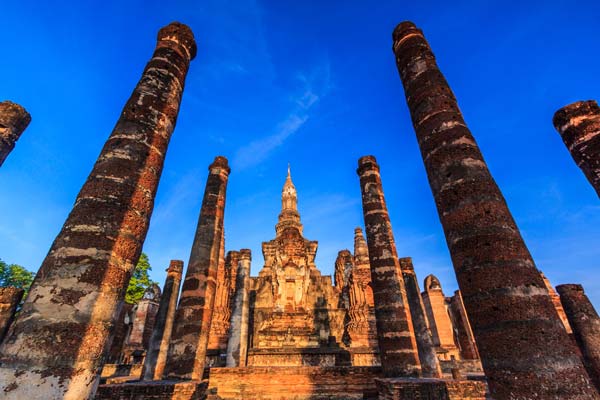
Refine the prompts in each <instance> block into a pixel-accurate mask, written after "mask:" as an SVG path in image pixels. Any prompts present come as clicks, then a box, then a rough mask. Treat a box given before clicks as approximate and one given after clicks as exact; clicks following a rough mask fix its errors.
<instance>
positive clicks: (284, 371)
mask: <svg viewBox="0 0 600 400" xmlns="http://www.w3.org/2000/svg"><path fill="white" fill-rule="evenodd" d="M380 376H381V368H379V367H246V368H214V369H212V370H211V371H210V378H209V384H208V389H207V400H237V399H253V400H281V399H286V400H352V399H357V400H358V399H373V400H374V399H377V388H376V386H375V379H376V378H377V377H380Z"/></svg>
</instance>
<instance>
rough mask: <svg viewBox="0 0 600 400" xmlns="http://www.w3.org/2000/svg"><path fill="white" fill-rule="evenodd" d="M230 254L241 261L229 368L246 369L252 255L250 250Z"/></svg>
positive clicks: (228, 360) (232, 318)
mask: <svg viewBox="0 0 600 400" xmlns="http://www.w3.org/2000/svg"><path fill="white" fill-rule="evenodd" d="M235 253H237V252H235ZM230 254H231V258H236V259H239V261H238V268H237V271H236V272H237V273H236V280H235V293H234V295H233V304H232V310H231V325H230V328H229V332H230V334H229V342H228V343H227V367H245V366H246V358H247V354H248V322H249V320H248V319H249V317H250V294H249V293H250V264H251V262H252V254H251V253H250V250H249V249H242V250H240V252H239V254H234V252H230Z"/></svg>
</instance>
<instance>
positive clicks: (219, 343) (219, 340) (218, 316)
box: [206, 238, 237, 367]
mask: <svg viewBox="0 0 600 400" xmlns="http://www.w3.org/2000/svg"><path fill="white" fill-rule="evenodd" d="M235 266H236V267H237V262H236V265H235ZM236 271H237V268H236ZM234 275H235V272H234ZM233 282H235V280H233ZM231 284H232V279H231V260H230V259H228V260H227V261H226V260H225V238H223V245H222V246H221V254H220V255H219V268H218V269H217V288H216V289H215V304H214V306H213V313H212V321H211V323H210V333H209V334H208V350H207V360H206V365H207V366H208V365H209V362H210V361H209V359H208V358H211V357H212V360H211V361H212V366H215V367H223V366H225V359H226V353H227V339H228V334H229V323H230V319H231V307H230V303H231V294H232V291H233V290H232V287H231V286H232V285H231ZM211 353H212V355H211Z"/></svg>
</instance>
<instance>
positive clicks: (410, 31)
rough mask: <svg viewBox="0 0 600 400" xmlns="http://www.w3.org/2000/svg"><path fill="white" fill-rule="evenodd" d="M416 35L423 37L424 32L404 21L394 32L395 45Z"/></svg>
mask: <svg viewBox="0 0 600 400" xmlns="http://www.w3.org/2000/svg"><path fill="white" fill-rule="evenodd" d="M415 34H416V35H421V36H423V32H422V31H421V30H420V29H419V28H417V26H416V25H415V24H414V23H413V22H411V21H403V22H400V23H399V24H398V25H396V27H395V28H394V31H393V32H392V40H393V41H394V43H396V42H398V41H400V40H402V39H404V38H405V37H407V36H409V35H415Z"/></svg>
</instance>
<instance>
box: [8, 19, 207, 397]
mask: <svg viewBox="0 0 600 400" xmlns="http://www.w3.org/2000/svg"><path fill="white" fill-rule="evenodd" d="M195 54H196V44H195V42H194V36H193V34H192V31H191V30H190V29H189V28H188V27H187V26H185V25H182V24H179V23H172V24H170V25H168V26H166V27H164V28H162V29H161V30H160V31H159V33H158V42H157V45H156V49H155V51H154V55H153V57H152V59H151V60H150V62H149V63H148V64H147V65H146V68H145V70H144V73H143V75H142V78H141V80H140V82H139V83H138V85H137V86H136V88H135V90H134V91H133V94H132V95H131V97H130V99H129V101H128V102H127V104H126V105H125V108H124V109H123V112H122V114H121V117H120V118H119V121H118V122H117V124H116V126H115V128H114V130H113V132H112V134H111V136H110V137H109V138H108V141H107V142H106V144H105V145H104V148H103V149H102V152H101V153H100V156H99V158H98V160H97V162H96V164H95V165H94V168H93V170H92V172H91V173H90V175H89V177H88V179H87V181H86V182H85V184H84V186H83V188H82V189H81V191H80V192H79V195H78V196H77V199H76V201H75V206H74V208H73V210H72V211H71V214H70V215H69V217H68V218H67V221H66V222H65V224H64V226H63V228H62V230H61V232H60V233H59V234H58V236H57V238H56V239H55V241H54V243H53V244H52V247H51V248H50V252H49V253H48V255H47V256H46V259H45V260H44V262H43V263H42V266H41V268H40V270H39V272H38V274H37V276H36V278H35V281H34V283H33V285H32V287H31V290H30V293H29V296H28V297H27V300H26V301H25V304H24V306H23V309H22V310H21V313H20V314H19V317H18V318H17V320H16V321H15V324H14V329H11V331H10V332H11V334H10V335H9V336H8V337H7V338H6V339H5V341H4V343H3V344H2V347H0V363H1V365H2V367H1V368H0V382H3V383H4V387H5V390H6V392H5V395H6V396H8V398H9V399H28V400H33V399H42V398H43V399H49V398H63V399H77V400H81V399H88V398H91V397H92V396H93V393H94V391H95V389H96V384H97V382H98V375H99V374H98V373H99V370H100V369H101V367H102V364H103V360H104V355H105V353H106V352H107V351H108V347H109V345H110V343H109V342H110V340H109V338H110V336H111V331H112V328H113V324H114V320H115V319H116V318H117V315H118V314H119V310H120V307H121V305H122V304H123V299H124V296H125V290H126V288H127V283H128V282H129V278H130V277H131V273H132V271H133V269H134V268H135V265H136V263H137V261H138V258H139V256H140V252H141V250H142V244H143V243H144V239H145V237H146V233H147V231H148V224H149V221H150V215H151V214H152V209H153V206H154V197H155V195H156V189H157V186H158V181H159V178H160V175H161V172H162V168H163V162H164V158H165V154H166V150H167V145H168V143H169V139H170V137H171V134H172V132H173V129H174V128H175V122H176V119H177V114H178V112H179V105H180V102H181V96H182V94H183V86H184V81H185V76H186V74H187V70H188V66H189V62H190V60H191V59H193V58H194V56H195ZM78 133H79V132H78Z"/></svg>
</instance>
